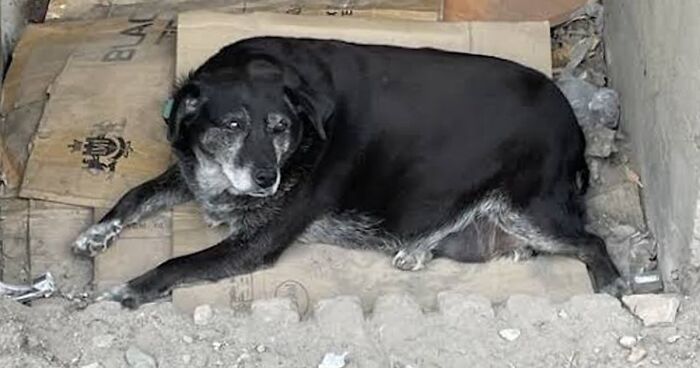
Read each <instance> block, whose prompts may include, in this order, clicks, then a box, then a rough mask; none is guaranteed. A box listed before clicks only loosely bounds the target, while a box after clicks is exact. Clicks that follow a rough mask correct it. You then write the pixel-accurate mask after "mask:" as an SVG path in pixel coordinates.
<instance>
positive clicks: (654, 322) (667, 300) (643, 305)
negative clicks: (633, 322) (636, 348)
mask: <svg viewBox="0 0 700 368" xmlns="http://www.w3.org/2000/svg"><path fill="white" fill-rule="evenodd" d="M622 302H623V303H625V305H626V306H627V308H628V309H629V310H630V311H631V312H632V313H633V314H634V315H635V316H637V317H638V318H639V319H641V320H642V322H643V323H644V326H646V327H651V326H658V325H664V324H671V323H673V322H674V321H675V320H676V314H677V313H678V307H680V304H681V302H680V298H679V297H678V296H676V295H673V294H638V295H626V296H624V297H622Z"/></svg>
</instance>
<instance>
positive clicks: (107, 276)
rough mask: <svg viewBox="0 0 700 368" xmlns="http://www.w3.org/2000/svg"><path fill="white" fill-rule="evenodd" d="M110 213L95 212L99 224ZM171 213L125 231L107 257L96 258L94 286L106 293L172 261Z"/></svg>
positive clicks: (165, 212) (103, 211)
mask: <svg viewBox="0 0 700 368" xmlns="http://www.w3.org/2000/svg"><path fill="white" fill-rule="evenodd" d="M107 211H108V210H107V209H97V210H95V217H94V218H93V220H92V222H97V221H99V219H100V218H101V217H102V216H103V215H104V214H105V213H106V212H107ZM171 217H172V211H164V212H162V213H159V214H158V215H156V216H154V217H152V218H150V219H148V220H145V221H142V222H140V223H138V224H136V225H134V226H131V227H129V228H127V229H125V230H124V231H123V232H122V233H121V235H120V236H119V239H117V240H116V241H115V243H114V244H112V246H111V247H110V248H109V249H107V251H105V252H104V253H102V254H100V255H98V256H97V257H95V267H94V279H93V284H94V285H95V287H96V288H97V290H107V289H109V288H111V287H113V286H117V285H120V284H123V283H124V282H127V281H129V280H131V279H132V278H134V277H136V276H139V275H141V274H142V273H143V272H145V271H147V270H150V269H152V268H153V267H155V266H157V265H158V264H159V263H161V262H162V261H165V260H167V259H168V258H170V257H172V245H171V244H172V242H171V239H172V223H171Z"/></svg>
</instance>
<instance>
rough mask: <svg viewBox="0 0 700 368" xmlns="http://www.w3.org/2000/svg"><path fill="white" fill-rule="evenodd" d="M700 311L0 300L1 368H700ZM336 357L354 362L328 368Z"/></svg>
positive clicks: (521, 302)
mask: <svg viewBox="0 0 700 368" xmlns="http://www.w3.org/2000/svg"><path fill="white" fill-rule="evenodd" d="M699 307H700V298H697V299H688V298H686V299H683V300H682V302H681V307H680V311H679V313H678V316H677V318H676V321H675V323H673V324H670V325H665V326H660V327H659V326H657V327H643V325H642V323H641V322H640V320H638V319H637V318H636V317H634V316H633V315H632V314H631V313H630V312H629V311H628V310H626V309H625V308H624V307H623V306H622V305H621V303H620V302H619V301H618V300H616V299H614V298H612V297H609V296H606V295H584V296H577V297H574V298H572V299H571V300H569V301H568V302H565V303H562V304H551V303H549V302H548V301H547V300H545V299H538V298H532V297H527V296H513V297H511V298H510V299H508V300H507V301H506V302H505V303H503V304H501V305H491V304H490V303H489V302H488V300H486V299H484V298H482V297H479V296H475V295H470V296H467V295H461V294H456V293H449V292H448V293H442V294H440V296H439V297H438V301H437V307H436V308H435V310H432V311H422V310H420V308H419V307H418V305H417V304H416V303H415V302H414V301H413V300H412V299H410V298H409V297H406V296H403V295H387V296H384V297H381V298H380V299H379V300H378V301H377V303H376V304H375V307H374V309H373V311H372V312H371V313H370V314H367V315H363V313H362V310H361V308H360V306H359V304H358V301H357V299H356V298H353V297H340V298H336V299H332V300H325V301H322V302H321V303H319V304H318V305H317V306H316V309H315V312H314V314H313V317H311V318H309V319H307V320H302V321H299V316H298V314H297V313H296V311H295V310H294V308H293V306H292V304H291V302H289V301H288V300H284V299H277V300H268V301H263V302H257V303H255V304H253V305H252V306H251V307H250V308H249V309H248V310H238V311H236V310H233V309H213V310H212V309H209V308H208V306H202V307H199V308H198V309H197V310H196V311H195V313H194V315H184V314H181V313H179V312H177V311H175V310H174V308H173V306H172V304H171V303H169V302H163V303H157V304H149V305H146V306H144V307H142V308H141V309H139V310H136V311H128V310H124V309H122V308H121V307H119V306H118V305H117V304H116V303H112V302H99V303H96V304H92V305H89V306H87V308H84V309H83V308H77V307H76V305H75V304H72V303H71V302H69V301H66V300H63V299H60V298H52V299H46V300H41V301H39V302H35V305H34V306H32V307H27V306H24V305H21V304H18V303H15V302H13V301H10V300H7V299H5V300H2V299H0V326H2V328H1V329H0V367H5V368H20V367H22V368H24V367H33V368H34V367H36V368H41V367H83V368H87V367H89V368H98V367H106V368H107V367H139V368H147V367H173V368H178V367H183V368H184V367H226V368H233V367H238V368H243V367H322V368H334V367H338V368H341V367H348V368H351V367H387V368H408V367H413V368H418V367H421V368H423V367H484V368H486V367H508V368H512V367H543V368H545V367H553V368H554V367H557V368H572V367H674V368H675V367H698V366H699V365H700V362H698V358H697V356H696V355H697V352H698V351H700V308H699ZM623 345H624V346H623ZM327 354H337V356H335V358H340V356H342V355H345V359H344V362H343V359H342V358H340V359H339V360H340V361H336V362H335V363H337V364H333V362H332V361H331V360H328V361H326V362H325V363H324V364H321V362H322V360H323V359H324V356H326V355H327ZM327 358H332V356H330V355H329V356H328V357H327ZM319 364H321V365H319Z"/></svg>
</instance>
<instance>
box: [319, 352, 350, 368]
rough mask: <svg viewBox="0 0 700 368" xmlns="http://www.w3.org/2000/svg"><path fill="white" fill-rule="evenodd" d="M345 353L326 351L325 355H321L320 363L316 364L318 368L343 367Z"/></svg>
mask: <svg viewBox="0 0 700 368" xmlns="http://www.w3.org/2000/svg"><path fill="white" fill-rule="evenodd" d="M347 355H348V353H347V352H344V353H343V354H336V353H326V355H324V356H323V360H322V361H321V364H319V365H318V368H343V367H345V357H346V356H347Z"/></svg>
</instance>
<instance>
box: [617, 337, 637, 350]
mask: <svg viewBox="0 0 700 368" xmlns="http://www.w3.org/2000/svg"><path fill="white" fill-rule="evenodd" d="M617 342H619V343H620V346H622V347H623V348H626V349H632V348H633V347H634V346H635V345H637V338H636V337H634V336H622V337H620V339H619V340H618V341H617Z"/></svg>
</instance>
